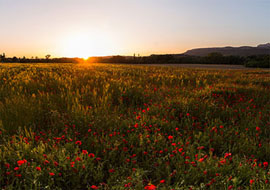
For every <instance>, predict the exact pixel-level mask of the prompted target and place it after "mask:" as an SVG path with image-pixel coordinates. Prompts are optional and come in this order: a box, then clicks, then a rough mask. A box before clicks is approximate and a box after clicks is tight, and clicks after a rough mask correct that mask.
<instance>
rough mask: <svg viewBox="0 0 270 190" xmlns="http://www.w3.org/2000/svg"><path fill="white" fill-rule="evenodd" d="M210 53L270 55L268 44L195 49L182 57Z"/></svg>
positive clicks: (269, 45) (269, 44)
mask: <svg viewBox="0 0 270 190" xmlns="http://www.w3.org/2000/svg"><path fill="white" fill-rule="evenodd" d="M210 53H220V54H222V55H223V56H251V55H270V43H266V44H259V45H257V46H256V47H253V46H240V47H231V46H226V47H210V48H195V49H191V50H187V51H186V52H185V53H184V55H192V56H207V55H209V54H210Z"/></svg>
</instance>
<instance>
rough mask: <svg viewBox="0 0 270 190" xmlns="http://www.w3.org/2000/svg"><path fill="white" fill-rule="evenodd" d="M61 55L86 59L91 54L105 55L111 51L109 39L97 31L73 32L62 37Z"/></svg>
mask: <svg viewBox="0 0 270 190" xmlns="http://www.w3.org/2000/svg"><path fill="white" fill-rule="evenodd" d="M62 44H63V45H62V47H61V49H62V55H63V56H66V57H81V58H84V59H87V58H88V57H90V56H93V55H99V56H101V55H106V54H108V53H110V52H111V48H110V47H111V46H110V44H111V43H110V39H108V36H107V35H102V34H97V33H94V32H92V33H75V34H70V35H68V36H66V37H64V38H63V42H62Z"/></svg>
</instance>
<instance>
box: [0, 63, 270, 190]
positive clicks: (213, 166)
mask: <svg viewBox="0 0 270 190" xmlns="http://www.w3.org/2000/svg"><path fill="white" fill-rule="evenodd" d="M269 118H270V73H269V72H267V71H260V70H254V71H252V70H251V71H250V70H249V71H241V70H238V71H231V70H226V71H224V70H223V71H220V70H219V71H218V70H192V69H182V68H177V67H147V66H132V65H128V66H127V65H112V64H109V65H107V64H89V65H85V64H81V65H80V64H3V65H1V66H0V137H1V138H0V147H1V149H0V184H1V185H0V186H1V188H2V189H95V188H99V189H151V188H152V189H188V188H192V189H231V188H233V189H247V188H252V189H263V188H265V189H267V188H270V185H269V182H268V180H270V176H269V167H268V163H269V161H270V160H269V159H270V148H269V147H270V139H269V136H270V132H269V131H270V130H269V127H270V119H269Z"/></svg>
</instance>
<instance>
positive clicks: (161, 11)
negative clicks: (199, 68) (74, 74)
mask: <svg viewBox="0 0 270 190" xmlns="http://www.w3.org/2000/svg"><path fill="white" fill-rule="evenodd" d="M0 18H1V19H0V22H1V24H0V53H2V52H5V53H6V55H7V56H8V57H13V56H17V57H22V56H26V57H32V56H34V57H36V56H38V57H45V55H47V54H50V55H51V56H52V57H84V58H87V57H88V56H103V55H133V54H134V53H136V54H140V55H150V54H159V53H160V54H161V53H162V54H163V53H164V54H165V53H183V52H185V51H186V50H188V49H192V48H198V47H221V46H245V45H249V46H256V45H258V44H262V43H269V42H270V20H269V18H270V0H0Z"/></svg>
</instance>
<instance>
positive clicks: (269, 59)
mask: <svg viewBox="0 0 270 190" xmlns="http://www.w3.org/2000/svg"><path fill="white" fill-rule="evenodd" d="M0 62H3V63H123V64H230V65H245V66H246V67H261V68H270V55H253V56H248V57H242V56H223V55H222V54H221V53H215V52H214V53H210V54H209V55H207V56H191V55H185V54H168V55H150V56H135V55H134V56H120V55H117V56H106V57H89V58H88V59H87V60H84V59H82V58H65V57H64V58H50V55H46V56H45V58H38V57H36V58H33V57H32V58H26V57H23V58H17V57H12V58H7V57H6V56H5V54H3V55H0Z"/></svg>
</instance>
